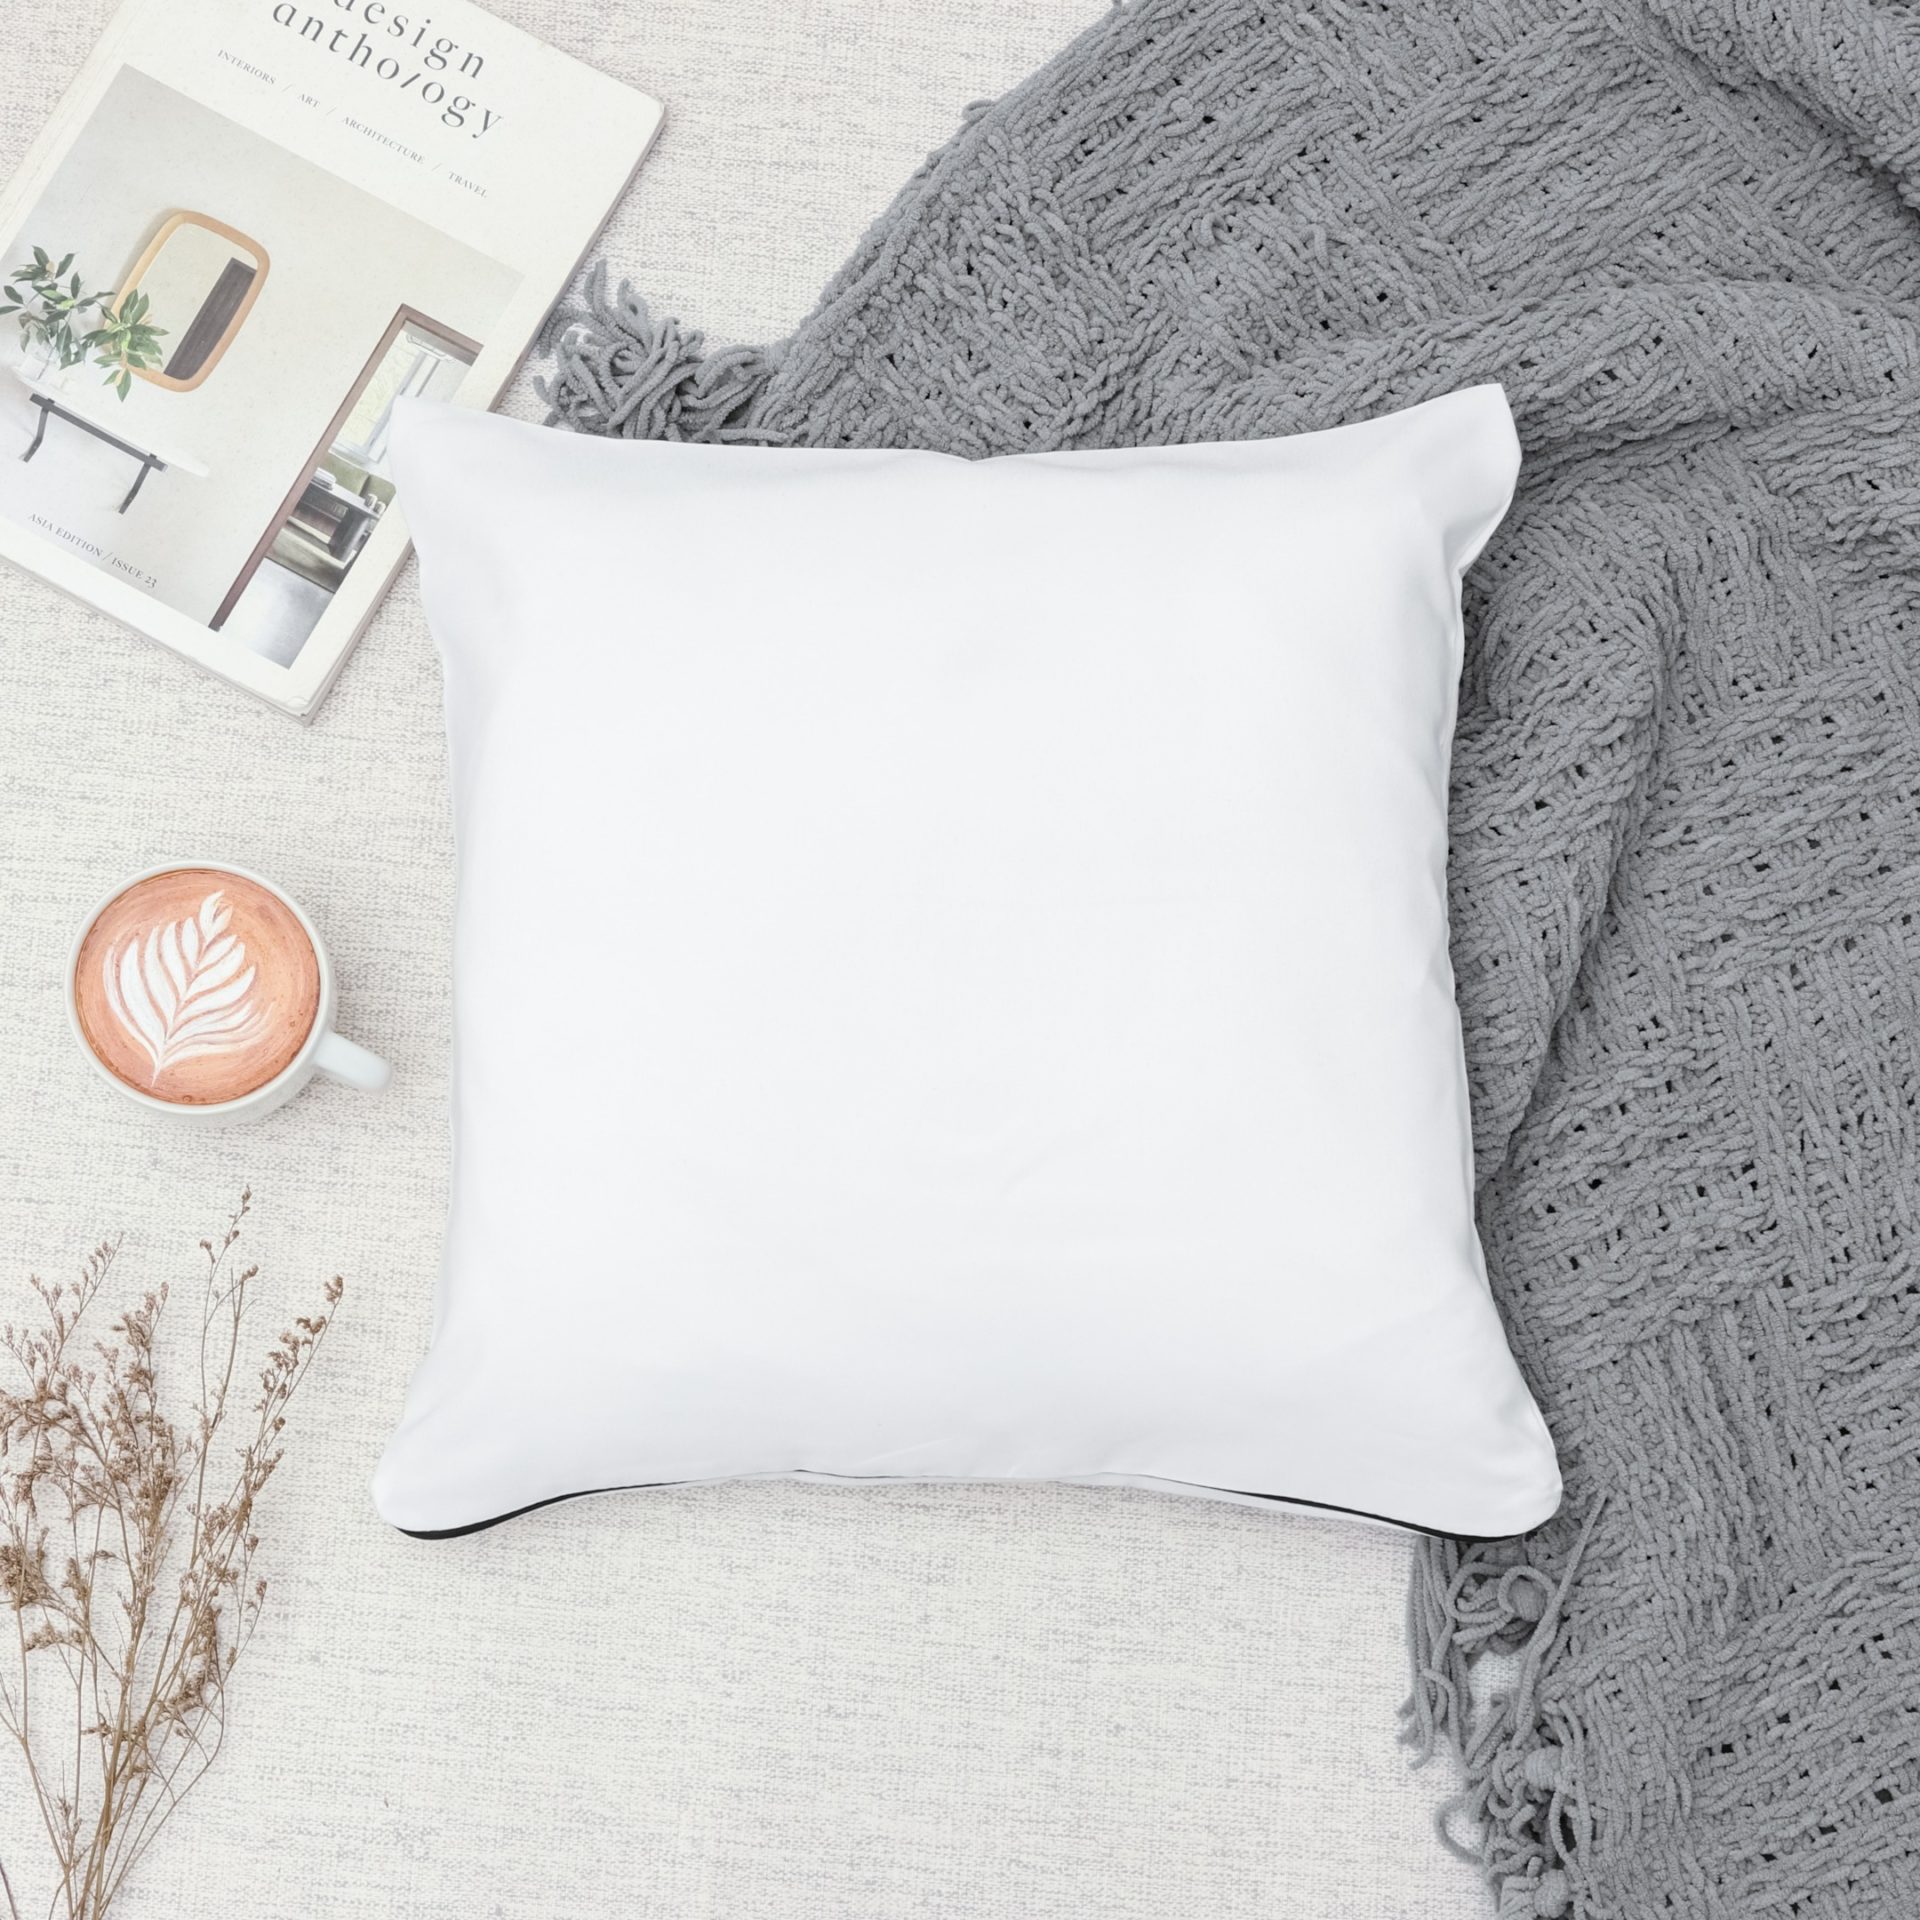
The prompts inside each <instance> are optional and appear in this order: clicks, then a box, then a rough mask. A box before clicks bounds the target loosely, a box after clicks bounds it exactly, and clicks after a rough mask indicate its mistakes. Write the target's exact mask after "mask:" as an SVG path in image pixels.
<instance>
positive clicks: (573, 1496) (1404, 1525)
mask: <svg viewBox="0 0 1920 1920" xmlns="http://www.w3.org/2000/svg"><path fill="white" fill-rule="evenodd" d="M807 1478H808V1479H809V1480H821V1481H828V1482H833V1481H845V1482H847V1483H848V1484H849V1485H855V1486H903V1487H906V1486H914V1485H916V1484H917V1485H927V1484H930V1483H928V1482H925V1481H921V1482H915V1481H913V1480H910V1479H905V1478H902V1477H901V1476H899V1475H897V1474H890V1473H872V1474H861V1473H818V1472H813V1471H809V1472H808V1474H807ZM716 1484H725V1483H724V1482H714V1481H691V1480H634V1481H629V1482H626V1483H625V1484H623V1485H620V1486H615V1487H581V1488H579V1489H577V1490H576V1491H575V1492H572V1493H550V1494H548V1495H547V1497H546V1498H545V1499H544V1500H530V1501H528V1503H527V1504H526V1505H525V1506H524V1507H514V1508H511V1509H510V1510H509V1511H508V1512H506V1513H496V1514H495V1515H493V1517H492V1518H491V1519H487V1520H469V1521H468V1522H467V1523H466V1525H465V1526H460V1527H398V1528H396V1529H395V1531H396V1532H399V1533H403V1534H405V1535H406V1537H407V1538H408V1539H409V1540H464V1539H465V1538H466V1537H467V1535H469V1534H472V1533H486V1532H488V1531H489V1530H490V1529H492V1528H494V1527H503V1526H505V1525H506V1523H507V1522H508V1521H509V1520H518V1519H519V1518H520V1517H521V1515H523V1514H528V1513H538V1512H539V1511H540V1509H541V1508H542V1507H557V1506H560V1505H562V1504H563V1503H564V1502H566V1501H568V1500H591V1499H593V1498H595V1497H596V1496H597V1495H599V1494H603V1493H652V1492H658V1491H660V1490H662V1489H664V1488H668V1487H685V1486H712V1485H716ZM968 1484H971V1485H976V1486H994V1485H1000V1486H1017V1485H1024V1484H1032V1483H1027V1482H1020V1481H998V1482H996V1481H990V1480H981V1481H974V1482H969V1483H968ZM1052 1484H1054V1485H1058V1486H1071V1485H1075V1484H1077V1483H1075V1482H1073V1481H1065V1480H1062V1481H1056V1482H1054V1483H1052ZM1196 1491H1197V1492H1199V1493H1202V1494H1206V1493H1226V1494H1232V1495H1233V1496H1234V1497H1235V1498H1236V1499H1240V1500H1265V1501H1270V1502H1271V1503H1272V1504H1273V1505H1275V1506H1281V1507H1300V1508H1304V1509H1307V1510H1309V1511H1311V1512H1314V1513H1337V1514H1343V1515H1345V1516H1346V1517H1347V1518H1348V1519H1350V1520H1372V1521H1375V1522H1377V1523H1378V1524H1379V1525H1381V1526H1384V1527H1398V1528H1399V1529H1400V1530H1401V1532H1403V1533H1418V1534H1424V1535H1425V1536H1426V1537H1427V1538H1428V1539H1430V1540H1457V1541H1458V1542H1459V1543H1460V1544H1461V1545H1462V1546H1464V1547H1478V1546H1487V1545H1490V1544H1491V1543H1492V1542H1493V1541H1496V1540H1512V1539H1516V1538H1518V1536H1517V1535H1515V1534H1508V1533H1452V1532H1449V1531H1448V1530H1447V1529H1446V1528H1445V1527H1428V1526H1422V1525H1421V1524H1420V1523H1419V1522H1418V1521H1415V1520H1398V1519H1395V1518H1394V1516H1393V1515H1391V1514H1386V1513H1370V1512H1368V1511H1367V1509H1366V1508H1364V1507H1342V1506H1336V1505H1335V1504H1334V1503H1333V1502H1332V1501H1331V1500H1309V1499H1307V1498H1306V1497H1305V1496H1304V1495H1301V1494H1286V1493H1250V1492H1247V1491H1245V1490H1244V1489H1242V1488H1239V1487H1206V1488H1196ZM1175 1497H1176V1498H1177V1497H1178V1496H1177V1495H1176V1496H1175ZM1551 1517H1552V1516H1551V1515H1549V1516H1548V1518H1551ZM1542 1524H1544V1523H1542ZM1531 1530H1532V1529H1530V1528H1529V1529H1527V1530H1526V1531H1529V1532H1530V1531H1531Z"/></svg>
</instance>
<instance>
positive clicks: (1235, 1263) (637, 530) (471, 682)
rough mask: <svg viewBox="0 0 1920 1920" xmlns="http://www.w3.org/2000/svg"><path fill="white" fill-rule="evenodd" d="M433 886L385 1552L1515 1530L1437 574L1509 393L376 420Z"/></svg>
mask: <svg viewBox="0 0 1920 1920" xmlns="http://www.w3.org/2000/svg"><path fill="white" fill-rule="evenodd" d="M396 446H397V466H398V473H399V478H400V488H401V504H402V506H403V508H404V509H405V512H406V514H407V517H408V520H409V522H410V523H411V526H412V529H413V535H414V539H415V542H416V544H417V546H418V549H419V553H420V558H421V567H422V576H423V580H424V585H425V594H426V605H427V611H428V617H429V619H430V621H431V623H432V626H433V629H434V632H435V634H436V635H437V637H438V642H439V645H440V648H441V650H442V654H443V656H444V660H445V666H446V683H447V719H448V726H449V729H450V732H451V736H452V756H453V776H454V804H455V812H456V826H457V837H458V846H459V858H460V896H459V912H458V923H457V929H456V939H455V993H456V1032H457V1058H456V1066H455V1088H456V1096H455V1097H456V1150H455V1176H454V1200H453V1208H452V1222H451V1228H450V1232H449V1237H448V1243H447V1253H446V1268H445V1274H444V1278H443V1281H442V1285H441V1292H440V1298H439V1301H438V1308H437V1315H436V1325H435V1329H434V1334H433V1342H432V1349H431V1351H430V1353H429V1354H428V1356H427V1358H426V1360H425V1361H424V1363H423V1364H422V1366H421V1368H420V1370H419V1373H418V1375H417V1377H416V1379H415V1381H414V1385H413V1389H412V1392H411V1395H410V1397H409V1400H408V1403H407V1407H406V1412H405V1416H404V1418H403V1419H402V1421H401V1423H400V1426H399V1429H398V1431H397V1432H396V1433H395V1435H394V1437H393V1440H392V1443H391V1445H390V1446H389V1448H388V1450H387V1453H386V1456H385V1458H384V1459H383V1460H382V1462H381V1464H380V1467H379V1470H378V1473H377V1476H376V1479H375V1483H374V1491H375V1498H376V1501H377V1503H378V1506H379V1509H380V1511H381V1513H382V1514H384V1515H385V1516H386V1518H387V1519H389V1520H390V1521H392V1522H394V1523H395V1524H396V1525H398V1526H400V1527H403V1528H405V1529H407V1530H408V1531H409V1532H415V1533H424V1534H442V1533H451V1532H459V1531H464V1530H466V1529H469V1528H472V1527H475V1526H480V1525H485V1524H487V1523H489V1522H491V1521H494V1520H496V1519H500V1518H503V1517H505V1516H507V1515H510V1514H512V1513H515V1512H517V1511H521V1510H524V1509H526V1508H528V1507H531V1506H535V1505H539V1504H541V1503H543V1502H546V1501H550V1500H555V1499H559V1498H563V1497H565V1496H567V1495H570V1494H576V1493H581V1492H587V1491H594V1490H601V1489H610V1488H616V1487H634V1486H658V1485H664V1484H675V1483H683V1482H688V1481H706V1480H719V1479H727V1478H735V1477H739V1476H746V1475H756V1476H758V1475H799V1476H807V1477H816V1478H824V1479H833V1480H850V1481H873V1480H933V1479H938V1480H947V1479H1058V1480H1075V1481H1088V1482H1098V1483H1102V1484H1124V1485H1129V1486H1144V1487H1153V1488H1159V1489H1162V1490H1166V1491H1170V1492H1182V1493H1193V1494H1204V1495H1210V1496H1213V1497H1216V1498H1224V1499H1233V1500H1239V1501H1246V1502H1252V1503H1261V1504H1285V1503H1298V1504H1302V1505H1311V1506H1324V1507H1334V1508H1341V1509H1346V1510H1349V1511H1352V1512H1355V1513H1358V1514H1363V1515H1367V1516H1371V1517H1376V1518H1381V1519H1385V1520H1389V1521H1393V1522H1397V1523H1401V1524H1406V1525H1413V1526H1419V1527H1423V1528H1427V1529H1432V1530H1436V1531H1442V1532H1449V1533H1461V1534H1470V1535H1501V1534H1507V1533H1511V1532H1516V1531H1518V1530H1520V1529H1523V1528H1526V1527H1530V1526H1532V1525H1534V1524H1535V1523H1536V1522H1538V1521H1540V1520H1543V1519H1545V1518H1546V1517H1547V1516H1548V1515H1549V1514H1550V1513H1551V1512H1552V1511H1553V1509H1554V1507H1555V1505H1556V1503H1557V1501H1558V1499H1559V1476H1558V1473H1557V1471H1556V1469H1555V1464H1554V1454H1553V1447H1552V1443H1551V1441H1550V1439H1549V1437H1548V1434H1547V1430H1546V1427H1545V1425H1544V1424H1543V1422H1542V1420H1541V1418H1540V1415H1539V1413H1538V1412H1537V1410H1536V1409H1535V1407H1534V1405H1533V1402H1532V1400H1531V1399H1530V1398H1529V1396H1528V1393H1527V1390H1526V1388H1525V1386H1524V1385H1523V1383H1522V1381H1521V1378H1520V1375H1519V1372H1518V1370H1517V1369H1516V1367H1515V1366H1514V1363H1513V1360H1512V1357H1511V1356H1510V1354H1509V1353H1508V1350H1507V1347H1506V1343H1505V1339H1504V1337H1503V1334H1502V1329H1501V1326H1500V1322H1499V1319H1498V1317H1497V1315H1496V1313H1495V1310H1494V1306H1493V1303H1492V1300H1491V1297H1490V1296H1489V1293H1488V1290H1487V1285H1486V1280H1485V1275H1484V1271H1483V1268H1482V1264H1481V1257H1480V1249H1479V1245H1478V1242H1477V1240H1476V1237H1475V1232H1474V1223H1473V1191H1472V1184H1471V1178H1470V1160H1469V1141H1468V1115H1467V1095H1466V1084H1465V1077H1464V1071H1463V1066H1462V1060H1461V1050H1460V1027H1459V1019H1458V1015H1457V1013H1456V1010H1455V1006H1454V1001H1453V990H1452V976H1451V971H1450V968H1449V964H1448V957H1447V919H1446V876H1445V865H1446V799H1447V762H1448V754H1449V749H1450V744H1451V738H1452V731H1453V719H1454V707H1455V699H1456V689H1457V684H1458V679H1459V673H1460V653H1461V638H1460V634H1461V628H1460V577H1461V574H1462V572H1463V570H1464V569H1465V568H1466V566H1467V565H1468V564H1469V562H1470V561H1471V560H1472V558H1473V557H1474V555H1475V554H1476V553H1478V552H1479V550H1480V548H1481V546H1482V544H1483V543H1484V542H1485V541H1486V539H1487V537H1488V535H1489V534H1490V533H1491V531H1492V530H1493V528H1494V527H1495V525H1496V524H1497V523H1498V521H1499V519H1500V516H1501V515H1502V513H1503V512H1504V511H1505V510H1506V505H1507V501H1508V499H1509V497H1510V495H1511V492H1512V487H1513V482H1514V477H1515V473H1516V470H1517V466H1518V460H1519V453H1518V448H1517V445H1516V442H1515V437H1514V431H1513V425H1512V421H1511V418H1510V416H1509V414H1508V411H1507V406H1506V402H1505V399H1504V397H1503V395H1502V394H1501V392H1500V390H1499V389H1498V388H1497V387H1491V386H1488V387H1477V388H1474V389H1471V390H1469V391H1466V392H1462V393H1457V394H1453V395H1450V396H1448V397H1446V398H1444V399H1440V400H1435V401H1432V402H1430V403H1428V404H1427V405H1424V406H1420V407H1415V408H1413V409H1411V410H1410V411H1407V412H1404V413H1400V414H1396V415H1392V416H1390V417H1387V418H1383V419H1377V420H1371V421H1367V422H1365V423H1363V424H1360V425H1355V426H1350V427H1343V428H1341V429H1339V430H1337V431H1334V432H1328V433H1318V434H1309V435H1303V436H1300V437H1297V438H1292V439H1283V440H1268V441H1252V442H1243V443H1238V444H1226V445H1211V446H1193V447H1170V448H1158V449H1146V450H1139V451H1127V452H1092V453H1052V454H1034V455H1025V456H1020V457H1017V458H1010V459H998V460H987V461H980V462H971V463H970V462H966V461H962V460H956V459H952V458H948V457H945V456H941V455H936V454H928V453H899V452H878V451H858V452H808V451H791V450H773V449H764V448H747V447H709V446H686V445H668V444H632V443H626V442H618V441H611V440H598V439H588V438H581V437H576V436H573V435H570V434H564V433H558V432H552V431H548V430H546V429H543V428H540V427H535V426H530V425H525V424H522V423H518V422H513V421H508V420H503V419H498V418H492V417H488V416H485V415H480V414H476V413H471V412H465V411H458V410H453V409H447V408H439V407H433V406H430V405H427V404H424V403H418V402H408V403H403V406H402V408H401V417H400V420H399V422H398V426H397V431H396Z"/></svg>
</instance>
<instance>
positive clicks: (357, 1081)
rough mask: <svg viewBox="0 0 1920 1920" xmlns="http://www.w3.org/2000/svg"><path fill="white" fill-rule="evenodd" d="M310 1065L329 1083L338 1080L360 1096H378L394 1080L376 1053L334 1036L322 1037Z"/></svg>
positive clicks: (389, 1069) (341, 1037)
mask: <svg viewBox="0 0 1920 1920" xmlns="http://www.w3.org/2000/svg"><path fill="white" fill-rule="evenodd" d="M313 1064H314V1065H315V1066H316V1067H317V1068H319V1070H320V1071H321V1072H322V1073H324V1074H325V1075H326V1076H327V1078H328V1079H329V1080H338V1081H341V1082H342V1083H343V1084H345V1085H347V1086H349V1087H358V1088H359V1089H360V1090H361V1092H362V1093H378V1092H379V1091H380V1089H381V1088H382V1087H384V1086H385V1085H386V1084H387V1082H388V1081H389V1080H391V1079H392V1078H393V1069H392V1068H391V1067H390V1066H388V1065H387V1063H386V1062H385V1061H384V1060H382V1059H381V1058H380V1056H379V1055H378V1054H377V1053H369V1052H368V1051H367V1050H366V1048H365V1047H356V1046H355V1045H354V1044H353V1042H352V1041H351V1040H348V1039H346V1038H344V1037H343V1036H342V1035H340V1034H337V1033H328V1034H325V1035H323V1036H322V1037H321V1041H320V1044H319V1046H317V1047H316V1048H315V1049H314V1053H313Z"/></svg>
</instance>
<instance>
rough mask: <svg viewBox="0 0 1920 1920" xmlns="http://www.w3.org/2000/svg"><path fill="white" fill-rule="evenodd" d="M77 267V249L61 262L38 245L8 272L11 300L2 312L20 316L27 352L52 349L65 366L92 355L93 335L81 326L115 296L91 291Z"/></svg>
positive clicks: (7, 292)
mask: <svg viewBox="0 0 1920 1920" xmlns="http://www.w3.org/2000/svg"><path fill="white" fill-rule="evenodd" d="M72 268H73V255H72V254H70V253H69V254H67V255H66V256H65V257H64V258H62V259H61V260H60V261H59V262H58V263H57V264H56V262H55V261H54V259H53V256H52V255H51V254H49V253H48V252H47V251H46V249H45V248H43V247H35V248H34V249H33V258H32V259H31V260H25V261H22V262H21V264H20V265H19V266H17V267H15V268H14V269H13V271H12V272H11V273H9V274H8V275H7V279H6V286H5V288H4V291H5V294H6V300H5V302H4V303H0V313H17V314H18V315H19V316H20V341H21V344H22V345H23V346H24V347H25V348H26V349H27V351H28V352H29V353H31V352H34V351H36V350H39V351H44V352H47V353H50V354H51V355H52V356H53V358H54V359H55V360H56V361H57V362H58V364H59V365H60V366H62V367H76V366H78V365H79V364H80V362H81V361H83V360H84V359H86V357H87V351H88V349H87V336H86V334H85V333H84V332H82V331H81V329H82V328H83V327H84V326H85V324H86V316H87V315H88V314H90V313H92V312H93V311H94V309H95V308H97V307H102V306H105V305H106V303H107V302H108V301H109V300H110V299H111V298H112V295H111V294H107V293H87V292H85V291H84V290H83V289H82V287H81V284H80V276H79V275H78V274H77V273H74V272H73V271H72Z"/></svg>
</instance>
